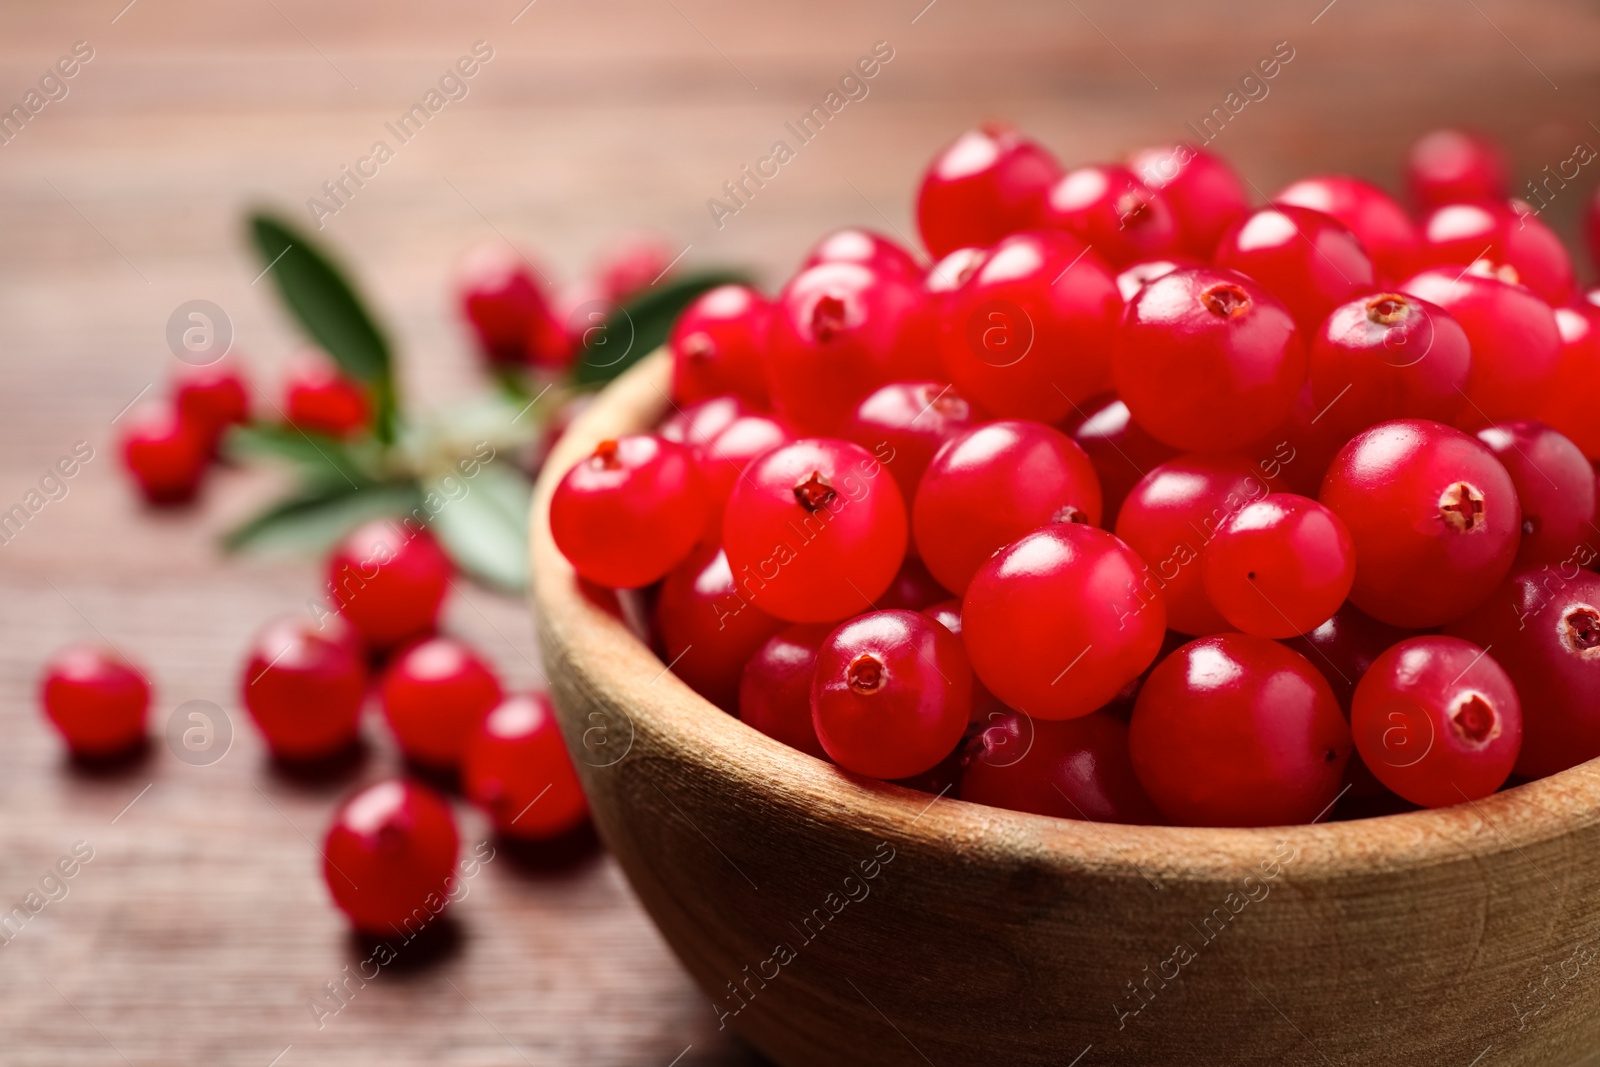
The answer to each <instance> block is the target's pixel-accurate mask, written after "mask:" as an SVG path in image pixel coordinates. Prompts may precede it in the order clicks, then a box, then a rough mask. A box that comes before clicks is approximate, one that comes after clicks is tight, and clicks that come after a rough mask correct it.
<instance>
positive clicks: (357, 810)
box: [322, 778, 460, 936]
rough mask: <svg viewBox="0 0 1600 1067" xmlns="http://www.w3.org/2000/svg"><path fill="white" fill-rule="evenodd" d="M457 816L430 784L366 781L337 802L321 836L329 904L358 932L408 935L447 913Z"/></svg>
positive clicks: (454, 857)
mask: <svg viewBox="0 0 1600 1067" xmlns="http://www.w3.org/2000/svg"><path fill="white" fill-rule="evenodd" d="M459 847H460V838H459V837H458V836H457V834H456V823H455V817H454V816H453V815H451V814H450V805H449V804H447V803H445V800H444V798H443V797H441V796H439V795H438V794H437V793H435V792H434V791H433V790H431V789H429V788H428V787H427V786H424V785H421V784H419V783H417V782H412V781H408V780H406V779H398V778H395V779H389V780H388V781H383V782H378V783H377V784H375V785H369V786H367V787H366V788H365V789H363V790H361V791H360V792H359V793H356V794H355V795H354V796H352V797H350V798H349V799H347V800H346V801H345V802H344V803H343V804H340V805H339V808H338V810H337V811H335V812H334V813H333V825H331V826H330V827H328V836H327V838H326V839H325V840H324V842H323V846H322V855H323V865H322V876H323V879H324V880H325V881H326V882H327V883H328V891H329V892H330V893H332V894H333V902H334V903H335V904H337V905H338V906H339V910H340V911H342V912H344V913H345V915H347V916H349V918H350V922H351V923H352V924H353V925H354V926H355V928H356V929H357V930H360V931H362V932H363V933H371V934H383V935H385V936H387V935H388V934H390V933H392V932H394V931H397V930H401V928H402V925H404V932H405V933H406V934H412V933H414V932H415V931H416V930H419V929H421V928H422V927H424V926H426V925H427V924H428V923H429V922H430V921H431V920H432V919H433V918H434V917H435V916H437V915H439V914H440V913H441V912H442V911H444V908H445V905H446V904H447V903H448V899H449V898H448V894H449V892H450V886H451V883H452V881H453V878H452V875H453V872H454V870H455V863H456V850H457V849H458V848H459Z"/></svg>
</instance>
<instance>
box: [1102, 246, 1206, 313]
mask: <svg viewBox="0 0 1600 1067" xmlns="http://www.w3.org/2000/svg"><path fill="white" fill-rule="evenodd" d="M1203 266H1205V264H1204V263H1202V262H1201V261H1200V260H1198V259H1195V258H1193V257H1192V256H1169V257H1167V258H1164V259H1147V260H1144V261H1142V262H1139V263H1135V264H1133V265H1132V266H1131V267H1124V268H1123V269H1122V271H1121V273H1119V274H1118V275H1117V292H1119V293H1121V294H1122V299H1123V301H1124V302H1131V301H1132V300H1133V298H1134V297H1136V296H1138V295H1139V290H1140V289H1143V288H1144V287H1145V286H1147V285H1149V284H1150V283H1151V282H1153V281H1155V280H1156V279H1157V278H1165V277H1166V276H1167V275H1169V274H1171V273H1172V272H1173V271H1175V270H1190V269H1192V268H1194V267H1203Z"/></svg>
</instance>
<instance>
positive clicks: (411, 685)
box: [378, 637, 501, 770]
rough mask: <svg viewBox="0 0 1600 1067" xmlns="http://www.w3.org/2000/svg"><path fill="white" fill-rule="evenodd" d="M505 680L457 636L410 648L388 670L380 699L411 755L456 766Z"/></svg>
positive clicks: (429, 763) (444, 767) (437, 764)
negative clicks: (497, 676) (456, 637)
mask: <svg viewBox="0 0 1600 1067" xmlns="http://www.w3.org/2000/svg"><path fill="white" fill-rule="evenodd" d="M500 697H501V692H500V680H499V679H498V678H496V677H495V673H494V671H493V670H491V669H490V668H489V665H488V664H486V663H485V662H484V661H483V660H482V659H481V658H479V656H478V654H477V653H476V652H474V651H473V650H472V649H471V648H469V647H467V645H466V644H464V643H463V642H461V641H458V640H456V639H455V638H453V637H432V638H428V639H427V640H425V641H421V642H418V643H417V644H415V645H412V646H411V647H410V648H407V649H405V650H404V651H403V652H401V653H400V654H399V655H398V656H396V657H395V659H394V661H393V662H392V663H390V664H389V667H388V669H387V670H386V671H385V672H384V675H383V682H382V685H381V687H380V688H379V691H378V699H379V703H381V704H382V706H383V716H384V718H385V719H387V720H388V722H389V728H390V729H391V730H393V731H394V736H395V739H396V740H397V741H399V742H400V751H402V752H404V753H405V754H406V758H408V759H411V760H414V761H415V762H417V763H420V764H422V765H424V766H427V767H433V768H437V769H441V770H452V769H456V768H458V767H459V766H460V764H461V754H462V752H463V751H465V750H466V747H467V741H468V740H470V739H471V738H472V735H473V734H475V733H477V731H478V727H479V726H481V725H482V724H483V717H484V716H485V715H487V714H489V711H490V709H492V708H493V707H494V706H495V705H496V704H498V703H500Z"/></svg>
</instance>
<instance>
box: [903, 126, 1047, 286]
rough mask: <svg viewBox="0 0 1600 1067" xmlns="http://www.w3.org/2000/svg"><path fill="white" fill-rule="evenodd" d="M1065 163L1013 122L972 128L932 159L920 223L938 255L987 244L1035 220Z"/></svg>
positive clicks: (926, 241) (926, 240)
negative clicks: (1014, 126)
mask: <svg viewBox="0 0 1600 1067" xmlns="http://www.w3.org/2000/svg"><path fill="white" fill-rule="evenodd" d="M1060 176H1061V164H1059V163H1057V162H1056V160H1055V157H1053V156H1052V155H1051V154H1050V153H1049V151H1047V150H1046V149H1044V148H1043V147H1041V146H1040V145H1038V144H1037V143H1035V142H1034V141H1032V140H1029V139H1028V138H1026V137H1024V136H1022V135H1021V134H1020V133H1017V132H1016V131H1015V130H1012V129H1010V128H1009V127H1005V126H1000V125H989V126H984V127H983V128H981V129H976V130H969V131H968V132H966V133H964V134H962V135H961V136H960V137H959V138H957V139H956V141H955V143H953V144H951V145H950V146H949V147H947V148H945V149H944V150H943V151H941V152H940V153H939V154H938V155H937V156H935V157H934V160H933V162H932V163H930V164H929V165H928V170H927V173H926V174H924V175H923V178H922V187H921V188H920V189H919V190H918V191H917V227H918V229H919V230H920V231H921V232H922V243H923V244H924V245H925V246H927V249H928V251H929V252H931V253H933V255H934V256H936V257H938V256H944V255H946V254H947V253H949V252H953V251H955V250H956V249H957V248H961V247H962V246H964V245H975V246H978V247H984V248H986V247H988V246H989V245H992V244H994V243H995V242H997V241H999V240H1000V238H1002V237H1004V236H1006V235H1007V234H1009V233H1015V232H1016V231H1017V230H1022V229H1026V228H1027V227H1029V226H1031V225H1033V220H1034V219H1035V218H1036V217H1037V216H1038V213H1039V208H1040V206H1041V205H1042V204H1043V203H1044V198H1045V196H1046V195H1047V194H1048V193H1049V191H1050V186H1051V185H1053V184H1054V183H1055V180H1056V179H1057V178H1059V177H1060Z"/></svg>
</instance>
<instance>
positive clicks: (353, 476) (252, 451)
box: [224, 423, 377, 485]
mask: <svg viewBox="0 0 1600 1067" xmlns="http://www.w3.org/2000/svg"><path fill="white" fill-rule="evenodd" d="M224 451H225V452H226V454H227V455H228V457H229V458H231V459H236V460H250V459H276V460H281V461H283V462H286V463H288V464H290V465H291V466H293V467H295V468H296V470H297V471H298V472H299V473H300V475H301V477H302V478H304V479H306V480H307V481H310V482H314V483H317V484H321V483H324V482H343V483H345V484H347V485H348V484H351V483H354V484H356V485H362V484H370V483H372V482H375V481H377V478H376V476H375V475H374V474H373V470H372V464H373V461H374V459H375V457H370V456H362V455H360V453H359V452H358V451H357V450H356V449H355V448H353V447H352V446H351V445H349V444H347V443H345V442H344V441H339V440H335V439H334V438H332V437H328V436H326V435H325V434H319V433H307V432H305V431H303V430H299V429H296V428H295V427H292V426H280V425H276V424H273V423H255V424H253V425H250V426H235V427H233V428H232V429H231V430H229V431H228V436H227V438H226V439H225V441H224Z"/></svg>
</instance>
